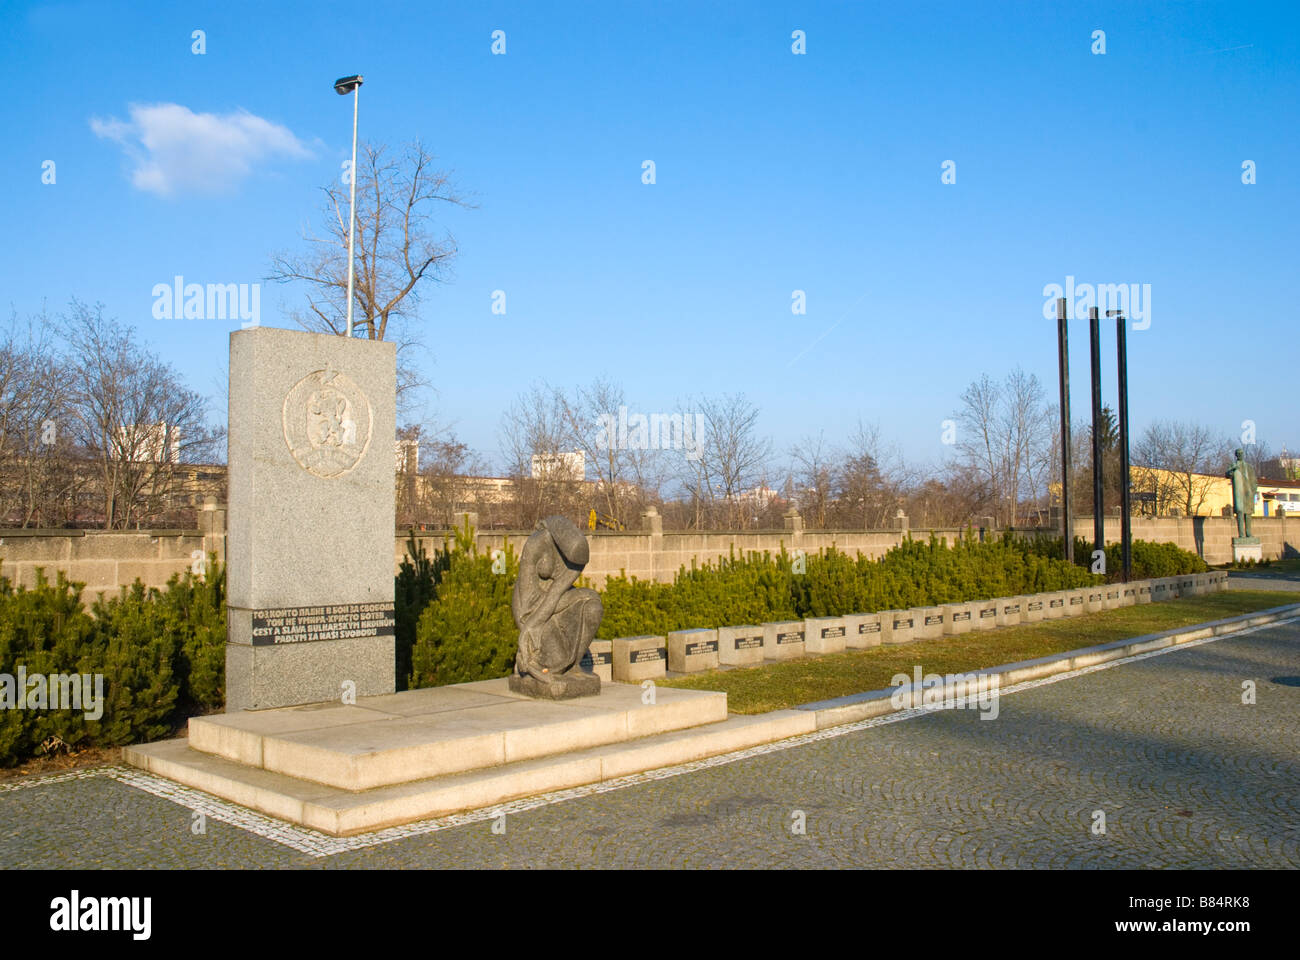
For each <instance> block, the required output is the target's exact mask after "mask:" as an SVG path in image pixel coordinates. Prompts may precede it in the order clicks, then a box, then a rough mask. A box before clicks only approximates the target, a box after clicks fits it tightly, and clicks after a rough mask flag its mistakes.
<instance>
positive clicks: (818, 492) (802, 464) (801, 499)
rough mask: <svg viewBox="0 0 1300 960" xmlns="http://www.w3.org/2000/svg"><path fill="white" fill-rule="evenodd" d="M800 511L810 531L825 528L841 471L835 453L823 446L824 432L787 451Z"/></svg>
mask: <svg viewBox="0 0 1300 960" xmlns="http://www.w3.org/2000/svg"><path fill="white" fill-rule="evenodd" d="M790 458H791V460H792V461H793V475H794V481H795V484H796V488H795V489H796V491H797V492H796V496H797V498H798V507H799V512H800V513H801V514H802V515H803V518H804V523H805V524H807V525H809V526H811V527H812V528H813V529H816V530H822V529H825V527H826V518H827V514H828V513H829V512H830V509H831V503H832V500H833V499H834V497H835V479H836V476H837V475H838V474H839V472H840V467H839V463H838V454H837V453H836V451H835V450H834V449H832V448H831V447H830V446H828V445H827V443H826V432H825V431H824V430H823V431H818V433H817V436H815V437H813V436H806V437H804V438H803V439H802V440H800V441H799V442H798V443H796V444H795V445H794V446H793V447H792V448H791V449H790Z"/></svg>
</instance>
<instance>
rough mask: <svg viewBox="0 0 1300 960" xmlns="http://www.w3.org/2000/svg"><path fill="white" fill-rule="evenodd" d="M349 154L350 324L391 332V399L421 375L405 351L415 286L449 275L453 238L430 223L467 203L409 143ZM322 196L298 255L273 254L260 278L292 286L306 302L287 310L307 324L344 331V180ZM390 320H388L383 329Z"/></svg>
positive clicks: (412, 340)
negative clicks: (318, 226) (352, 157)
mask: <svg viewBox="0 0 1300 960" xmlns="http://www.w3.org/2000/svg"><path fill="white" fill-rule="evenodd" d="M358 149H359V156H358V159H357V170H356V177H357V183H356V186H357V211H356V221H357V224H356V244H355V246H356V267H355V279H354V289H355V296H354V300H355V303H354V309H353V313H354V317H353V326H354V328H359V329H360V330H361V331H363V333H364V334H365V336H366V337H368V338H369V339H371V340H384V339H392V337H390V334H391V333H394V332H396V333H398V335H399V336H398V338H397V339H398V344H399V346H398V367H399V372H398V387H399V391H398V392H399V400H403V402H408V401H406V400H405V398H407V397H408V396H409V395H410V394H411V393H412V392H413V391H414V390H415V389H416V388H418V387H420V386H423V385H424V383H425V381H424V378H423V377H422V376H421V375H420V374H419V372H418V370H417V368H416V366H415V364H414V357H413V356H412V355H411V354H412V353H413V350H412V348H413V347H415V346H416V345H417V344H418V338H417V336H416V335H415V334H414V326H415V324H414V321H415V320H416V319H417V310H418V306H419V303H420V300H421V295H422V288H423V287H424V286H427V285H428V284H430V283H438V282H442V281H445V280H447V279H448V278H449V277H450V271H451V266H452V263H453V262H454V260H455V257H456V254H457V247H456V241H455V239H454V238H453V237H452V236H451V234H450V233H449V232H447V231H441V232H437V231H435V230H434V228H433V226H432V224H433V220H434V213H435V210H437V209H438V208H439V207H440V206H441V205H443V204H447V205H451V206H458V207H470V206H472V204H470V203H469V202H468V201H467V200H466V199H465V198H464V197H463V196H461V195H460V194H459V192H458V191H457V189H456V187H455V185H454V184H453V183H452V180H451V175H450V174H449V173H448V172H445V171H442V170H438V169H435V166H434V164H435V158H434V157H433V156H431V155H430V154H429V153H427V152H426V151H425V149H424V148H423V147H422V146H421V145H420V143H419V142H418V141H417V142H415V143H412V144H410V145H409V146H407V147H406V149H405V151H404V152H403V153H402V155H401V156H400V157H393V156H391V155H390V154H389V151H388V148H387V147H386V146H385V145H383V144H372V143H362V144H360V145H359V148H358ZM321 189H322V190H323V192H324V193H325V203H324V209H323V229H322V231H321V232H320V233H319V234H316V233H311V232H308V233H307V234H306V236H305V237H304V239H305V240H306V241H307V243H308V248H307V250H306V251H305V252H303V253H300V254H290V253H275V254H273V255H272V258H271V273H270V275H269V276H268V277H267V279H268V280H271V281H273V282H277V283H295V282H297V283H302V284H305V286H306V293H307V306H306V309H305V310H303V311H294V312H293V313H292V314H291V316H293V318H294V320H295V321H296V322H297V323H299V324H300V325H301V326H302V327H304V328H305V329H307V330H316V331H321V332H328V333H335V334H344V333H346V331H347V312H348V305H347V289H348V227H349V217H348V211H349V202H350V199H349V193H350V189H351V187H350V183H349V182H343V181H338V182H333V183H330V184H329V185H327V186H325V187H322V188H321ZM390 324H392V325H393V327H392V329H391V330H390Z"/></svg>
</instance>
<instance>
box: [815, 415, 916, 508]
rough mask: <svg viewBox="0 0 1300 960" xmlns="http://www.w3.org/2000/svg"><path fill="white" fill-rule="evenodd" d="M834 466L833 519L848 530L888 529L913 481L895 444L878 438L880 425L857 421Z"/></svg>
mask: <svg viewBox="0 0 1300 960" xmlns="http://www.w3.org/2000/svg"><path fill="white" fill-rule="evenodd" d="M838 467H839V469H838V476H837V478H836V504H835V516H836V518H837V519H838V520H840V521H841V522H842V523H843V525H844V526H849V527H859V528H868V529H869V528H873V527H875V528H882V527H887V526H889V524H890V523H891V522H892V518H893V517H894V515H895V513H896V511H897V510H898V509H899V508H900V507H902V506H903V501H904V497H905V494H906V491H907V490H908V489H910V488H911V487H912V486H913V485H914V483H915V480H916V477H915V471H914V470H913V469H912V468H911V467H909V466H908V464H907V463H906V461H905V460H904V458H903V455H902V452H901V450H900V449H899V447H898V446H897V444H886V443H885V442H884V441H883V440H882V439H881V436H880V425H879V424H864V423H863V422H862V421H861V420H859V421H858V424H857V427H856V428H855V429H854V431H853V433H852V434H851V435H850V436H849V447H848V452H847V453H846V454H845V455H844V458H843V459H842V460H841V461H840V463H839V465H838Z"/></svg>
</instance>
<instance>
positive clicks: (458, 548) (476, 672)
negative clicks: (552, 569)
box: [408, 521, 519, 689]
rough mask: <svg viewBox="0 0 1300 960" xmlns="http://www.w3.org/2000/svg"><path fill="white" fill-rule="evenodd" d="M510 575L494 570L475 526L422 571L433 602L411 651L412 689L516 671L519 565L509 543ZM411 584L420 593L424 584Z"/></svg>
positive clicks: (507, 563)
mask: <svg viewBox="0 0 1300 960" xmlns="http://www.w3.org/2000/svg"><path fill="white" fill-rule="evenodd" d="M504 560H505V571H504V572H503V573H493V572H492V557H491V556H490V555H487V554H480V553H479V552H478V548H477V546H476V545H475V541H474V531H473V529H472V528H471V527H470V526H469V522H468V521H466V524H465V526H464V528H463V529H461V530H457V531H456V537H455V544H454V545H450V544H446V545H444V546H443V548H442V550H440V551H438V554H437V555H435V557H434V558H433V559H432V560H430V561H429V562H428V563H427V564H426V565H425V566H424V567H423V571H424V573H423V574H420V573H419V570H420V568H419V567H418V563H419V561H418V559H417V563H416V564H413V567H415V568H416V573H414V574H413V576H427V577H428V578H429V579H430V586H429V588H428V592H429V596H430V599H429V602H428V604H427V605H426V606H425V607H424V609H423V611H422V612H421V613H420V614H419V620H418V622H417V623H416V627H415V640H414V643H413V645H412V648H411V672H410V678H409V686H410V687H411V688H412V689H414V688H417V687H432V686H440V685H442V684H447V683H466V682H469V681H472V680H488V679H491V678H494V677H504V676H506V675H507V674H509V673H510V671H511V670H512V669H513V668H514V662H515V648H516V645H517V640H518V631H517V630H516V629H515V622H514V616H513V615H512V613H511V610H510V597H511V594H512V592H513V591H514V586H515V579H516V578H517V577H518V576H519V562H518V560H517V559H516V557H515V553H514V550H513V548H512V547H511V546H510V544H509V543H507V544H506V548H505V551H504ZM408 586H411V589H412V591H413V594H414V595H418V594H419V592H420V591H422V590H424V589H425V587H424V586H412V585H409V584H408Z"/></svg>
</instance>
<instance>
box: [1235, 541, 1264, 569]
mask: <svg viewBox="0 0 1300 960" xmlns="http://www.w3.org/2000/svg"><path fill="white" fill-rule="evenodd" d="M1263 559H1264V548H1263V546H1262V545H1261V544H1260V542H1259V537H1233V538H1232V562H1233V563H1241V562H1242V561H1245V560H1254V561H1255V562H1256V563H1259V562H1260V561H1261V560H1263Z"/></svg>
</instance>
